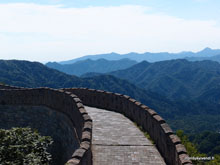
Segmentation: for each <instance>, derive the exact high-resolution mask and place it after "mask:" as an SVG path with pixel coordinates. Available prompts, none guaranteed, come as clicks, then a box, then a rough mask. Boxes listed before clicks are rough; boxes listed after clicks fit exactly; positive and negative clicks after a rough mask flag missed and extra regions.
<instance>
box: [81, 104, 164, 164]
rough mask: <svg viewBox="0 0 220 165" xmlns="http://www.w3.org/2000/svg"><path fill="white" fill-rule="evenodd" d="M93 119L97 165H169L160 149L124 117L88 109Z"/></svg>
mask: <svg viewBox="0 0 220 165" xmlns="http://www.w3.org/2000/svg"><path fill="white" fill-rule="evenodd" d="M85 108H86V110H87V112H88V113H89V115H90V116H91V118H92V119H93V137H92V138H93V139H92V153H93V165H146V164H147V165H165V163H164V160H163V158H162V157H161V155H160V154H159V152H158V151H157V149H156V147H155V146H154V145H153V144H152V143H151V142H150V141H149V140H148V139H147V138H146V137H145V136H144V134H143V133H142V132H141V131H140V130H139V129H138V128H137V127H136V126H135V125H134V124H133V123H132V122H131V121H130V120H129V119H127V118H126V117H124V116H123V115H121V114H119V113H116V112H111V111H106V110H103V109H98V108H92V107H87V106H85Z"/></svg>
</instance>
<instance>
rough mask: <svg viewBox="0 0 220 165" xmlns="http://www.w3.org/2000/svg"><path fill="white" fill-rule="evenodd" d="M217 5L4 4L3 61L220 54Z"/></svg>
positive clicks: (212, 1)
mask: <svg viewBox="0 0 220 165" xmlns="http://www.w3.org/2000/svg"><path fill="white" fill-rule="evenodd" d="M219 9H220V1H219V0H184V1H183V0H104V1H103V0H0V59H19V60H30V61H39V62H48V61H64V60H70V59H74V58H77V57H81V56H84V55H92V54H103V53H111V52H116V53H120V54H126V53H129V52H137V53H144V52H181V51H195V52H196V51H199V50H202V49H204V48H205V47H210V48H213V49H218V48H220V17H219V15H220V10H219Z"/></svg>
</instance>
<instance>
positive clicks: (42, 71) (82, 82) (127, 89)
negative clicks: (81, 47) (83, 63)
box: [0, 60, 177, 116]
mask: <svg viewBox="0 0 220 165" xmlns="http://www.w3.org/2000/svg"><path fill="white" fill-rule="evenodd" d="M0 73H1V74H0V82H2V83H5V84H9V85H14V86H21V87H51V88H68V87H87V88H92V89H102V90H107V91H111V92H117V93H121V94H126V95H129V96H131V97H133V98H135V99H137V100H139V101H141V102H142V103H144V104H146V105H148V106H150V107H151V108H153V109H156V110H158V111H160V112H161V114H164V115H165V116H169V115H171V114H172V111H177V109H176V108H173V106H172V104H173V103H172V102H170V101H169V100H167V99H165V98H163V97H161V96H160V95H158V94H155V93H153V92H150V91H149V92H147V91H145V90H142V89H140V88H138V87H136V86H135V85H133V84H131V83H129V82H128V81H126V80H120V79H118V78H115V77H113V76H110V75H102V76H97V77H93V78H78V77H76V76H71V75H67V74H65V73H62V72H59V71H57V70H54V69H50V68H48V67H46V66H44V65H43V64H41V63H38V62H28V61H17V60H9V61H6V60H0ZM162 105H163V106H162ZM167 110H169V111H167Z"/></svg>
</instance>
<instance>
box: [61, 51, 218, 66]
mask: <svg viewBox="0 0 220 165" xmlns="http://www.w3.org/2000/svg"><path fill="white" fill-rule="evenodd" d="M215 55H220V49H211V48H205V49H203V50H201V51H198V52H190V51H184V52H180V53H168V52H159V53H151V52H146V53H142V54H140V53H135V52H131V53H128V54H117V53H114V52H113V53H109V54H98V55H87V56H83V57H80V58H76V59H73V60H68V61H62V62H59V63H60V64H72V63H75V62H77V61H82V60H86V59H91V60H98V59H106V60H121V59H123V58H128V59H130V60H134V61H137V62H141V61H144V60H145V61H148V62H156V61H164V60H171V59H183V58H187V57H211V56H215Z"/></svg>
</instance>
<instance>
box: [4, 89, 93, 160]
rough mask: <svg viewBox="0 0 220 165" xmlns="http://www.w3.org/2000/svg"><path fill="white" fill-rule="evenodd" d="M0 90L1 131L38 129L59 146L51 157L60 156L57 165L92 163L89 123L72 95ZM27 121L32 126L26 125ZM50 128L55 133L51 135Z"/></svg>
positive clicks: (46, 90)
mask: <svg viewBox="0 0 220 165" xmlns="http://www.w3.org/2000/svg"><path fill="white" fill-rule="evenodd" d="M0 88H1V90H0V114H1V117H0V119H1V120H2V121H4V124H3V123H2V122H1V124H0V126H1V127H2V128H10V127H14V126H21V125H22V126H30V127H34V128H36V127H38V128H39V132H40V133H42V134H43V135H49V136H52V137H53V138H54V140H55V141H56V144H58V143H60V145H57V146H61V148H62V150H60V151H57V153H55V155H56V156H57V155H59V154H60V157H59V158H60V159H62V160H61V161H60V163H61V164H63V163H66V162H67V161H68V162H67V163H68V164H91V163H92V162H91V161H92V160H91V138H92V120H91V118H90V117H89V115H88V114H87V112H86V111H85V109H84V107H83V105H82V103H81V100H80V99H79V98H78V97H77V96H76V95H73V94H72V93H69V92H65V91H63V90H54V89H49V88H35V89H26V88H17V87H9V86H3V85H0ZM3 88H7V89H3ZM15 88H16V89H15ZM15 111H16V112H15ZM38 112H39V113H38ZM15 120H16V121H15ZM61 120H62V122H61ZM31 121H32V123H35V124H28V123H30V122H31ZM56 122H57V123H56ZM60 122H61V123H60ZM12 123H13V124H12ZM36 123H38V124H36ZM45 127H46V128H45ZM54 128H56V129H58V130H56V132H54V131H55V130H54ZM59 134H60V136H59ZM69 135H70V136H71V137H69ZM57 146H56V147H57ZM56 147H55V148H56ZM58 148H59V147H58ZM63 151H64V153H63ZM55 160H56V159H55Z"/></svg>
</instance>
